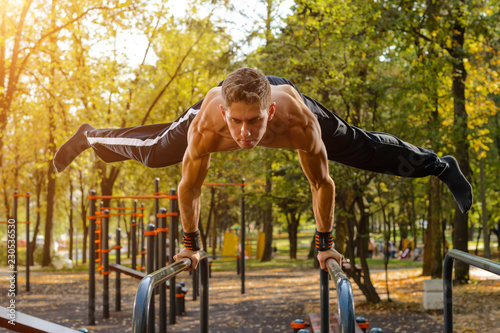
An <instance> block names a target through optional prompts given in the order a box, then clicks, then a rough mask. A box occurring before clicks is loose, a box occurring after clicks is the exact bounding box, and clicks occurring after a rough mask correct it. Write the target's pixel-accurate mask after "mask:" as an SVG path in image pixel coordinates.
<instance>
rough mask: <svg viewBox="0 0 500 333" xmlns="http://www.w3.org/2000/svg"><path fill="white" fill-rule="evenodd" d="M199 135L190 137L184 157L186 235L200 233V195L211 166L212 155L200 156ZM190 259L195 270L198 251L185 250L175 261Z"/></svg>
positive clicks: (182, 188) (181, 204) (182, 202)
mask: <svg viewBox="0 0 500 333" xmlns="http://www.w3.org/2000/svg"><path fill="white" fill-rule="evenodd" d="M197 136H199V134H194V135H190V138H189V140H188V142H189V145H188V148H187V150H186V153H185V155H184V159H183V164H182V180H181V182H180V184H179V191H178V192H179V208H180V213H181V219H182V228H183V229H184V232H185V233H191V232H196V231H198V221H199V216H200V195H201V187H202V186H203V181H204V180H205V177H206V175H207V172H208V168H209V166H210V154H205V155H202V156H198V153H197V151H198V150H199V141H198V140H197V139H198V138H197ZM180 258H189V259H191V261H192V266H191V267H192V269H195V268H196V266H197V265H198V261H199V260H200V256H199V254H198V251H191V250H189V249H187V248H183V249H182V250H181V251H180V252H179V253H178V254H177V255H176V256H175V257H174V260H178V259H180Z"/></svg>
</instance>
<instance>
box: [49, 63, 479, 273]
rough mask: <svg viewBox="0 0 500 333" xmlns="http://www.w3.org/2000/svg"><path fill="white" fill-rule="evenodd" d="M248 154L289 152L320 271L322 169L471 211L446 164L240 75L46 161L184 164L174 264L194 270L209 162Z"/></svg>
mask: <svg viewBox="0 0 500 333" xmlns="http://www.w3.org/2000/svg"><path fill="white" fill-rule="evenodd" d="M256 146H262V147H268V148H290V149H296V150H297V152H298V155H299V161H300V164H301V166H302V169H303V171H304V173H305V175H306V176H307V179H308V180H309V182H310V185H311V192H312V201H313V211H314V215H315V218H316V233H315V240H316V247H317V249H318V250H319V251H318V260H319V262H320V266H321V268H322V269H326V260H327V259H328V258H334V259H335V260H337V261H338V262H339V263H341V262H342V258H343V257H342V255H341V254H339V253H338V252H337V251H336V250H335V249H334V248H333V243H334V240H333V236H332V229H333V216H334V201H335V185H334V182H333V180H332V178H331V177H330V174H329V171H328V160H332V161H336V162H340V163H343V164H346V165H349V166H353V167H356V168H359V169H363V170H369V171H374V172H379V173H385V174H392V175H398V176H403V177H426V176H436V177H438V178H439V179H440V180H442V181H443V182H444V183H445V184H446V186H448V188H449V189H450V190H451V193H452V194H453V196H454V198H455V200H456V202H457V204H458V206H459V208H460V210H461V211H462V213H466V212H467V211H468V210H469V209H470V207H471V205H472V187H471V185H470V184H469V182H468V181H467V180H466V178H465V177H464V176H463V174H462V172H461V171H460V169H459V166H458V163H457V161H456V160H455V158H453V157H452V156H445V157H441V158H440V157H438V156H437V155H436V154H435V153H434V152H433V151H431V150H427V149H423V148H419V147H416V146H414V145H411V144H409V143H406V142H404V141H402V140H400V139H398V138H396V137H394V136H392V135H389V134H385V133H379V132H368V131H365V130H362V129H360V128H357V127H354V126H351V125H349V124H348V123H347V122H346V121H345V120H343V119H342V118H340V117H339V116H338V115H336V114H334V113H332V112H331V111H329V110H328V109H327V108H325V107H324V106H323V105H321V104H320V103H318V102H317V101H315V100H313V99H312V98H310V97H308V96H306V95H303V94H301V93H300V92H299V90H298V89H297V88H296V87H295V86H294V85H293V84H292V82H290V81H289V80H287V79H284V78H281V77H275V76H267V77H266V76H264V75H263V74H262V73H261V72H259V71H257V70H254V69H251V68H240V69H238V70H236V71H234V72H232V73H231V74H229V75H228V76H227V78H226V79H225V80H224V81H223V82H222V83H221V84H220V85H219V86H217V87H215V88H213V89H211V90H210V91H209V92H208V93H207V94H206V96H205V98H204V99H203V100H202V101H200V102H198V103H196V104H195V105H193V106H192V107H191V108H189V109H188V110H187V111H186V112H184V113H183V114H182V115H181V116H180V117H179V118H178V119H177V120H176V121H174V122H172V123H166V124H154V125H147V126H139V127H128V128H118V129H95V128H93V127H92V126H90V125H89V124H84V125H82V126H80V128H78V130H77V131H76V133H75V134H74V135H73V136H72V137H71V138H70V139H69V140H68V141H67V142H66V143H64V144H63V145H62V146H61V147H60V148H59V150H58V151H57V153H56V155H55V156H54V166H55V168H56V170H57V171H59V172H61V171H63V170H64V169H65V168H66V167H67V166H68V165H69V164H70V163H71V162H72V161H73V160H74V159H75V158H76V157H77V156H78V155H80V154H81V153H82V152H83V151H84V150H86V149H88V148H93V149H94V151H95V152H96V153H97V155H98V156H99V157H100V158H101V159H103V160H104V161H105V162H117V161H123V160H129V159H133V160H137V161H139V162H141V163H142V164H144V165H146V166H148V167H152V168H158V167H166V166H169V165H172V164H175V163H179V162H181V161H182V162H183V166H182V180H181V182H180V184H179V188H178V195H179V206H180V213H181V216H182V227H183V229H184V237H183V243H184V245H185V247H184V248H183V249H182V250H181V251H180V252H179V253H178V254H177V256H176V257H175V259H176V260H178V259H179V258H183V257H186V258H190V259H191V260H192V262H193V266H192V268H195V267H196V266H197V264H198V261H199V254H198V251H199V250H200V237H199V230H198V221H199V219H198V217H199V214H200V195H201V187H202V185H203V181H204V179H205V177H206V175H207V172H208V169H209V165H210V156H211V154H212V153H215V152H219V151H230V150H238V149H251V148H254V147H256Z"/></svg>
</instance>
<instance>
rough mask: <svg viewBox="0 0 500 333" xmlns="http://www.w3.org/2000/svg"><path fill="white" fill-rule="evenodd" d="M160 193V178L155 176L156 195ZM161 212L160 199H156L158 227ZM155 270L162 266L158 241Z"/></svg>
mask: <svg viewBox="0 0 500 333" xmlns="http://www.w3.org/2000/svg"><path fill="white" fill-rule="evenodd" d="M158 193H160V178H158V177H156V178H155V196H157V195H158ZM159 212H160V199H155V227H156V229H158V228H159V226H160V219H159V218H158V213H159ZM154 253H155V270H157V269H159V268H160V258H159V257H158V242H156V244H155V251H154Z"/></svg>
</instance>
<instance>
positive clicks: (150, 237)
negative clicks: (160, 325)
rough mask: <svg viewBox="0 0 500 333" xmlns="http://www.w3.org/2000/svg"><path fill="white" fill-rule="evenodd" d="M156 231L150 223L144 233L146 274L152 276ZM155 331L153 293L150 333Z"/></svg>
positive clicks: (149, 324)
mask: <svg viewBox="0 0 500 333" xmlns="http://www.w3.org/2000/svg"><path fill="white" fill-rule="evenodd" d="M155 231H156V227H155V225H154V224H152V223H150V224H148V229H147V231H146V232H145V233H144V234H145V235H146V236H147V247H148V252H147V254H148V256H147V264H146V274H151V273H153V272H154V260H155V255H154V248H155ZM154 331H155V297H154V293H153V295H152V296H151V303H150V306H149V321H148V332H149V333H154Z"/></svg>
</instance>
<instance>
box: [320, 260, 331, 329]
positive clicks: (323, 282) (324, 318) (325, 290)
mask: <svg viewBox="0 0 500 333" xmlns="http://www.w3.org/2000/svg"><path fill="white" fill-rule="evenodd" d="M319 278H320V284H319V295H320V309H321V310H320V318H321V333H330V296H329V281H328V272H327V271H324V270H322V269H321V270H320V271H319Z"/></svg>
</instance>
